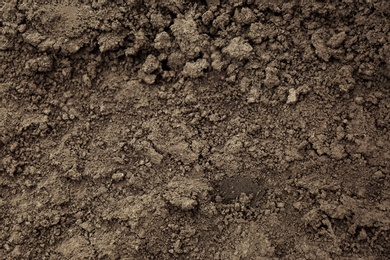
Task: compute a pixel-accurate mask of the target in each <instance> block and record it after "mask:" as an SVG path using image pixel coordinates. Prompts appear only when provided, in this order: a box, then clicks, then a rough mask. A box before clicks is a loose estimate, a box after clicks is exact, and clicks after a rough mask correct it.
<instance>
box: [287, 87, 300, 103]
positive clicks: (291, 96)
mask: <svg viewBox="0 0 390 260" xmlns="http://www.w3.org/2000/svg"><path fill="white" fill-rule="evenodd" d="M297 101H298V93H297V91H296V89H295V88H290V89H289V90H288V96H287V102H286V104H287V105H291V104H295V103H297Z"/></svg>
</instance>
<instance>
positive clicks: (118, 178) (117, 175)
mask: <svg viewBox="0 0 390 260" xmlns="http://www.w3.org/2000/svg"><path fill="white" fill-rule="evenodd" d="M124 177H125V174H124V173H123V172H117V173H114V174H113V175H112V176H111V178H112V180H113V181H121V180H123V178H124Z"/></svg>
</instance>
